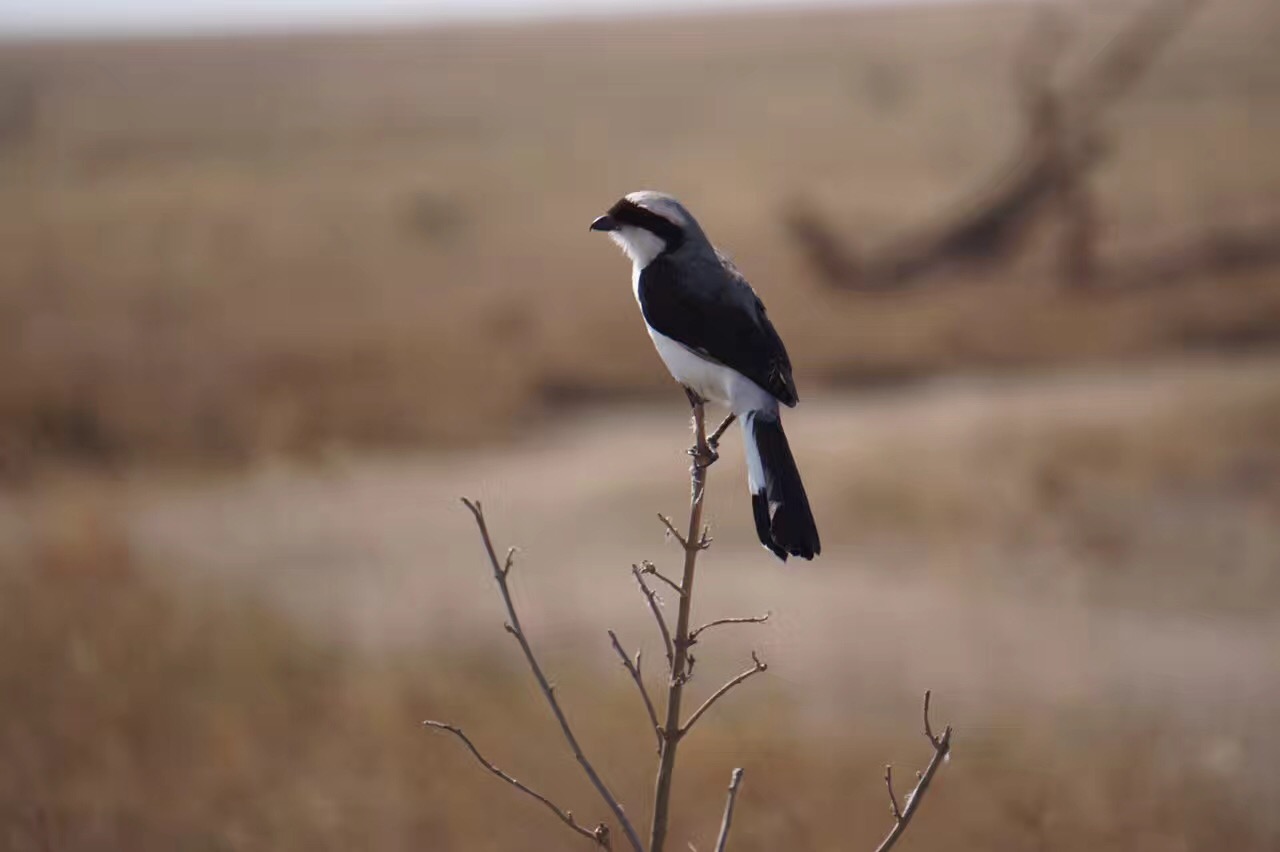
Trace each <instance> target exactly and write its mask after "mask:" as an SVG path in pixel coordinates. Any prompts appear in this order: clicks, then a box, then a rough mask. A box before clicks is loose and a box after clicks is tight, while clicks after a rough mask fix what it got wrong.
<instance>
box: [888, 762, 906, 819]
mask: <svg viewBox="0 0 1280 852" xmlns="http://www.w3.org/2000/svg"><path fill="white" fill-rule="evenodd" d="M884 786H885V787H886V788H887V789H888V791H889V809H890V810H892V811H893V819H894V821H895V822H897V821H898V820H901V819H902V809H901V808H899V807H898V797H897V795H896V794H894V792H893V766H892V764H888V763H886V764H885V766H884Z"/></svg>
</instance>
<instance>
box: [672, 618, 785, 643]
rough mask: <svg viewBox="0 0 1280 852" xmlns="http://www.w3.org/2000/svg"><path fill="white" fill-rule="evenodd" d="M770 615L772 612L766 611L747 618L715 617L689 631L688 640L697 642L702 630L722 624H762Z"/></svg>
mask: <svg viewBox="0 0 1280 852" xmlns="http://www.w3.org/2000/svg"><path fill="white" fill-rule="evenodd" d="M770 615H772V613H768V612H766V613H765V614H764V615H752V616H749V617H747V618H717V619H716V620H715V621H708V622H707V623H706V624H704V625H702V626H701V627H699V628H697V629H696V630H693V631H691V632H690V633H689V641H690V642H697V641H698V636H699V635H701V634H702V631H704V630H710V629H711V628H712V627H720V626H721V625H724V624H764V623H765V622H766V621H768V620H769V616H770Z"/></svg>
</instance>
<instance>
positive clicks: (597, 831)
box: [422, 719, 610, 849]
mask: <svg viewBox="0 0 1280 852" xmlns="http://www.w3.org/2000/svg"><path fill="white" fill-rule="evenodd" d="M422 724H423V725H426V726H427V727H428V728H435V729H437V730H440V731H447V732H449V733H451V734H453V735H454V736H455V737H457V738H458V739H460V740H462V742H463V744H464V745H465V746H466V747H467V749H468V750H470V752H471V754H472V756H473V757H475V759H476V760H477V761H479V762H480V765H481V766H483V767H484V768H485V769H487V770H489V771H490V772H492V773H493V774H494V775H497V776H498V777H499V778H501V779H502V780H503V781H506V782H507V783H508V784H510V785H511V786H512V787H515V788H516V789H517V790H519V791H520V792H522V793H524V794H525V795H528V796H532V797H533V798H535V799H537V800H538V801H539V802H541V803H542V804H543V805H545V806H546V808H547V809H548V810H550V811H551V812H552V813H553V814H555V815H556V816H557V817H559V819H560V821H561V822H563V823H564V824H565V825H567V826H569V827H570V828H572V829H573V830H574V831H576V832H578V833H579V834H581V835H582V836H583V837H587V838H590V839H591V840H594V841H595V842H596V845H597V846H600V847H601V848H603V849H609V848H610V846H609V827H608V826H607V825H605V824H604V823H600V824H599V825H597V826H596V827H595V828H587V827H586V826H585V825H583V824H581V823H580V822H578V821H577V820H576V819H574V818H573V811H569V810H565V809H564V808H562V807H560V806H559V805H557V804H556V803H555V802H553V801H551V800H550V799H548V798H547V797H546V796H544V795H542V794H541V793H539V792H538V791H537V790H534V789H533V788H532V787H529V786H528V785H527V784H524V783H522V782H520V781H518V780H516V779H515V778H513V777H511V776H510V775H508V774H507V773H505V772H503V771H502V770H501V769H499V768H498V767H497V766H494V765H493V763H492V762H491V761H489V760H488V759H487V758H485V756H484V755H482V754H481V753H480V750H479V749H477V748H476V746H475V743H473V742H471V738H470V737H468V736H467V735H466V734H464V733H463V732H462V729H461V728H459V727H457V726H455V725H449V724H446V723H444V722H435V721H432V720H431V719H427V720H426V721H424V722H423V723H422Z"/></svg>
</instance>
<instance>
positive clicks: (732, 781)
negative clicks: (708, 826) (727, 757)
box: [716, 768, 742, 852]
mask: <svg viewBox="0 0 1280 852" xmlns="http://www.w3.org/2000/svg"><path fill="white" fill-rule="evenodd" d="M741 786H742V769H741V768H739V769H735V770H733V775H731V776H729V798H728V799H726V800H725V803H724V819H723V820H721V821H720V836H719V837H718V838H716V852H724V850H725V847H726V846H728V845H729V826H730V825H732V824H733V804H734V802H736V801H737V800H738V788H739V787H741Z"/></svg>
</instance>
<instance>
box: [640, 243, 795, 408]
mask: <svg viewBox="0 0 1280 852" xmlns="http://www.w3.org/2000/svg"><path fill="white" fill-rule="evenodd" d="M640 269H641V267H640V266H639V265H637V266H635V267H634V268H633V269H632V272H631V291H632V293H633V294H635V297H636V304H639V303H640ZM645 327H646V328H648V325H647V324H646V326H645ZM648 330H649V337H651V338H653V345H654V346H655V347H656V348H657V350H658V355H659V356H660V357H661V358H662V363H664V364H666V365H667V369H668V370H669V371H671V375H672V376H673V377H674V378H675V380H676V381H677V382H679V383H680V384H682V385H685V386H686V387H689V388H691V389H692V390H693V391H694V392H695V393H697V394H698V396H700V397H702V398H703V399H706V400H709V401H710V402H715V403H719V404H720V405H723V406H725V407H727V408H728V409H729V410H730V411H732V412H733V413H734V414H737V415H738V416H743V415H745V414H746V413H747V412H748V411H776V410H777V408H778V401H777V400H776V399H774V398H773V395H772V394H770V393H769V392H768V391H766V390H765V389H764V388H762V387H760V386H759V385H758V384H756V383H755V382H753V381H751V380H750V379H748V378H747V377H746V376H744V375H742V374H741V373H739V372H738V371H737V370H731V369H729V368H728V367H725V366H723V365H721V364H716V363H714V362H712V361H708V360H707V359H706V358H703V357H702V356H701V355H698V354H697V353H695V352H693V351H692V350H690V349H689V348H687V347H686V346H685V345H684V344H682V343H679V342H677V341H675V340H672V339H671V338H670V337H667V336H666V335H665V334H662V333H661V332H657V331H654V330H653V329H652V328H648Z"/></svg>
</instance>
